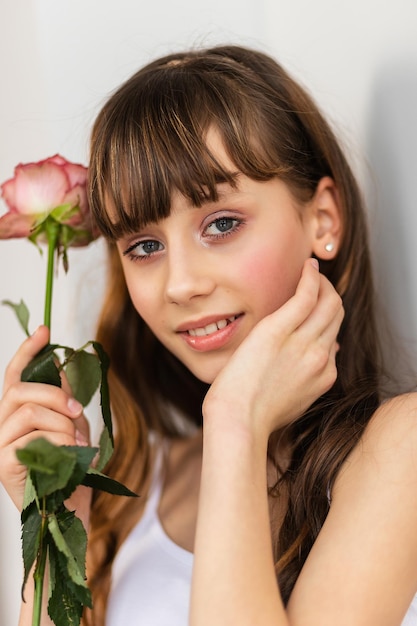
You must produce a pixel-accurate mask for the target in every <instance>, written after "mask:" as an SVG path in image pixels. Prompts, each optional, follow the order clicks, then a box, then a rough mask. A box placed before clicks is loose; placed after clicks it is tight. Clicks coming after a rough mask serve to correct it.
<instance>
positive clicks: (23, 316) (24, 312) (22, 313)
mask: <svg viewBox="0 0 417 626" xmlns="http://www.w3.org/2000/svg"><path fill="white" fill-rule="evenodd" d="M1 303H2V304H4V305H6V306H9V307H11V308H12V309H13V310H14V312H15V313H16V317H17V319H18V321H19V323H20V325H21V327H22V328H23V330H24V332H25V333H26V335H27V336H28V337H29V334H30V333H29V328H28V325H29V309H28V308H27V306H26V304H25V303H24V302H23V300H21V301H20V302H18V303H14V302H11V301H10V300H2V302H1Z"/></svg>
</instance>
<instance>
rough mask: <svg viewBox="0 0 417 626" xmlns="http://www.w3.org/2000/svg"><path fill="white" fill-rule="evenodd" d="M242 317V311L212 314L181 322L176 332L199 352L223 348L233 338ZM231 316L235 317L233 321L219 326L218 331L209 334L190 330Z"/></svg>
mask: <svg viewBox="0 0 417 626" xmlns="http://www.w3.org/2000/svg"><path fill="white" fill-rule="evenodd" d="M242 317H243V315H242V313H239V314H231V315H230V314H229V315H215V316H213V315H212V316H209V317H205V318H201V319H199V320H197V321H190V322H186V323H184V324H181V326H179V327H178V328H177V331H176V332H177V333H178V334H179V335H180V336H181V338H182V339H183V340H184V342H185V343H186V344H187V345H189V346H190V347H191V348H193V349H194V350H197V351H198V352H208V351H211V350H218V349H220V348H223V347H224V346H225V345H226V344H227V343H228V342H229V341H230V340H231V338H232V337H233V335H234V334H235V333H236V331H237V329H238V327H239V326H240V323H241V320H242ZM230 318H234V319H233V321H228V323H227V325H226V326H224V327H222V328H218V329H217V330H216V331H214V332H211V333H210V334H209V335H205V334H204V335H190V334H189V332H188V331H190V330H196V329H198V328H204V327H205V326H209V325H211V324H215V323H217V322H220V321H222V320H225V319H226V320H229V319H230Z"/></svg>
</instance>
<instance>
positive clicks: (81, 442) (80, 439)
mask: <svg viewBox="0 0 417 626" xmlns="http://www.w3.org/2000/svg"><path fill="white" fill-rule="evenodd" d="M75 443H76V444H77V446H88V441H87V439H86V438H85V437H84V435H83V434H82V432H81V431H80V430H76V431H75Z"/></svg>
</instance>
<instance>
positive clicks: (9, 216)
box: [0, 211, 37, 239]
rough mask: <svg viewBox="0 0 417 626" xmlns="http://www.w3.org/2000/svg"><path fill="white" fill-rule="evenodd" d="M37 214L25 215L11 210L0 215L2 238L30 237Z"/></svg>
mask: <svg viewBox="0 0 417 626" xmlns="http://www.w3.org/2000/svg"><path fill="white" fill-rule="evenodd" d="M36 217H37V216H35V215H23V214H21V213H15V212H14V211H10V212H9V213H6V215H3V216H2V217H0V239H14V238H19V237H29V236H30V234H31V232H32V228H33V226H34V224H35V222H36V221H37V219H36Z"/></svg>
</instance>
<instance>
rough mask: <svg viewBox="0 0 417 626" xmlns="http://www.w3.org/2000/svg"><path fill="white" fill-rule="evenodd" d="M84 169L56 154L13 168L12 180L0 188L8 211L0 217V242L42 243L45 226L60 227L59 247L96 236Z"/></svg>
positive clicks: (44, 237)
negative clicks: (49, 223)
mask: <svg viewBox="0 0 417 626" xmlns="http://www.w3.org/2000/svg"><path fill="white" fill-rule="evenodd" d="M86 181H87V168H86V167H84V166H83V165H78V164H75V163H70V162H69V161H67V160H66V159H64V158H63V157H61V156H60V155H58V154H56V155H55V156H53V157H49V158H48V159H45V160H43V161H39V162H38V163H26V164H20V165H17V167H16V168H15V170H14V177H13V178H11V179H10V180H7V181H6V182H5V183H3V184H2V185H0V189H1V194H2V196H3V199H4V200H5V202H6V204H7V206H8V208H9V211H8V212H7V213H6V214H5V215H3V216H2V217H0V239H10V238H17V237H27V238H29V239H30V240H31V241H33V242H35V243H37V242H38V240H40V241H46V236H45V227H46V226H45V224H46V220H47V218H49V217H50V218H52V219H53V220H54V221H55V222H57V223H58V224H59V225H60V226H61V228H60V242H59V243H60V246H61V247H62V248H63V249H65V250H66V248H67V247H68V246H84V245H87V244H88V243H90V242H91V241H92V240H93V239H95V238H96V237H97V236H98V231H97V229H96V228H95V227H94V225H93V224H92V222H91V217H90V213H89V209H88V202H87V194H86Z"/></svg>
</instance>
